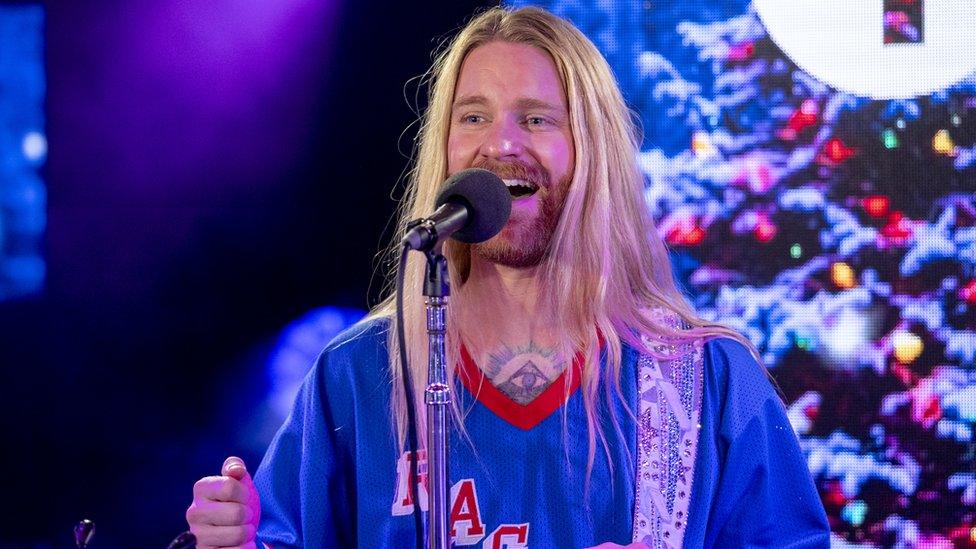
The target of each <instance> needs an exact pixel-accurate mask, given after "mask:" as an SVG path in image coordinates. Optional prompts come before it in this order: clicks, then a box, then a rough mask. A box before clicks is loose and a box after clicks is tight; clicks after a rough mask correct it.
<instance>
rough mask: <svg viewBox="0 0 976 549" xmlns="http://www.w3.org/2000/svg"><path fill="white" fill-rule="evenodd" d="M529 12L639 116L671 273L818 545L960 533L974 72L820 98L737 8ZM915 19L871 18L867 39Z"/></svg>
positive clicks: (970, 462)
mask: <svg viewBox="0 0 976 549" xmlns="http://www.w3.org/2000/svg"><path fill="white" fill-rule="evenodd" d="M519 4H523V3H521V2H520V3H519ZM532 4H536V5H542V6H543V7H545V8H547V9H549V10H551V11H553V12H555V13H557V14H559V15H562V16H564V17H567V18H569V19H571V20H572V21H573V22H574V23H576V24H577V25H578V26H579V27H580V28H581V29H582V30H583V31H584V32H585V33H586V34H587V35H588V36H590V38H591V39H593V40H594V42H595V43H596V44H597V46H598V47H599V48H600V49H601V51H603V52H604V53H605V55H606V56H607V58H608V59H609V60H610V61H611V64H612V65H613V67H614V70H615V72H616V74H617V76H618V78H619V80H620V82H621V85H622V86H623V87H624V89H625V94H626V95H627V99H628V101H629V102H630V103H631V104H632V105H633V106H634V107H635V108H636V109H637V110H638V111H639V112H640V113H641V115H642V119H643V122H644V128H645V142H644V148H643V152H642V153H641V157H640V161H641V165H642V169H643V170H644V172H645V174H646V176H647V180H648V190H647V203H648V207H649V208H650V209H651V211H652V213H653V214H654V217H655V219H656V220H657V222H658V228H659V230H660V232H661V235H662V236H663V237H664V238H665V239H666V241H667V242H668V243H669V245H670V246H671V247H672V249H673V251H674V263H675V266H676V269H677V271H678V274H679V277H680V278H681V281H682V282H683V283H684V284H685V287H686V288H687V290H688V292H689V295H691V296H692V297H691V299H692V301H693V303H694V305H695V306H696V308H697V310H698V311H699V313H700V314H702V315H703V316H704V317H706V318H708V319H710V320H714V321H716V322H721V323H723V324H726V325H728V326H731V327H733V328H735V329H737V330H739V331H740V332H742V333H743V334H745V335H747V336H748V337H749V338H750V339H751V340H752V341H753V342H754V343H755V345H756V347H757V348H758V349H759V351H760V352H761V354H762V355H763V357H764V359H765V362H766V365H767V366H768V367H769V368H770V371H771V373H772V374H773V376H774V378H775V379H776V380H777V382H778V384H779V386H780V388H781V389H782V391H783V395H784V398H785V401H786V403H787V406H788V413H789V416H790V420H791V423H792V425H793V427H794V429H795V430H796V432H797V434H798V436H799V437H800V442H801V446H802V447H803V449H804V452H805V453H806V456H807V459H808V465H809V467H810V470H811V473H812V474H813V476H814V479H815V482H816V484H817V487H818V489H819V490H820V493H821V496H822V498H823V502H824V506H825V508H826V510H827V513H828V516H829V518H830V523H831V529H832V531H833V534H832V541H833V543H834V544H836V545H838V546H857V547H880V546H884V547H891V546H894V547H915V546H925V547H953V546H976V529H973V528H972V526H971V525H973V524H974V523H976V510H974V509H976V442H974V436H973V430H974V424H976V331H974V329H976V80H974V79H973V78H970V79H967V80H965V81H963V82H962V83H959V84H956V85H954V86H952V87H951V88H949V89H947V90H944V91H940V92H937V93H935V94H932V95H929V96H925V97H919V98H915V99H908V100H884V101H881V100H871V99H867V98H863V97H857V96H854V95H850V94H847V93H843V92H840V91H837V90H835V89H833V88H831V87H830V86H828V85H827V84H825V83H823V82H821V81H819V80H817V79H816V78H814V77H812V76H810V75H808V74H806V73H805V72H804V71H802V70H800V69H799V68H798V67H797V66H796V65H795V64H794V63H793V61H791V59H790V58H789V57H788V56H787V55H786V54H784V53H783V52H782V51H781V50H780V49H779V48H778V47H777V46H776V44H775V43H774V42H773V41H772V40H771V39H770V37H769V35H768V33H767V31H766V29H765V28H764V26H763V24H762V22H761V20H760V18H759V17H758V16H757V15H756V14H755V13H754V12H753V10H752V8H751V7H750V6H749V5H748V4H747V3H744V2H706V1H687V0H686V1H683V2H677V1H669V2H656V1H648V2H636V1H631V2H619V3H615V4H613V3H606V2H579V1H573V2H570V1H553V2H532ZM907 4H909V6H908V7H909V8H911V7H912V6H910V4H912V3H911V2H908V3H907ZM916 11H917V10H916ZM892 13H894V12H892ZM896 15H897V14H896ZM919 17H920V15H919V13H915V12H914V11H912V10H911V9H906V11H905V13H904V17H901V18H898V17H895V16H894V15H892V17H888V16H887V15H886V18H885V24H886V29H885V40H886V42H892V43H897V42H905V41H912V40H919V39H920V38H921V35H920V32H919V29H920V28H921V27H919V26H918V18H919ZM913 25H914V26H913Z"/></svg>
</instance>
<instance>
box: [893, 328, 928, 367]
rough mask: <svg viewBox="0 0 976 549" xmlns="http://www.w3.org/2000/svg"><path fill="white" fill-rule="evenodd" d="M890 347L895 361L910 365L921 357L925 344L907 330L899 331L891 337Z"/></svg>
mask: <svg viewBox="0 0 976 549" xmlns="http://www.w3.org/2000/svg"><path fill="white" fill-rule="evenodd" d="M891 346H892V347H893V348H894V350H895V360H897V361H898V362H901V363H902V364H911V363H912V362H914V361H915V360H916V359H917V358H918V357H920V356H922V351H923V350H925V344H924V343H923V342H922V338H920V337H918V335H916V334H914V333H912V332H909V331H907V330H900V331H897V332H895V333H894V334H893V335H892V336H891Z"/></svg>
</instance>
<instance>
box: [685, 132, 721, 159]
mask: <svg viewBox="0 0 976 549" xmlns="http://www.w3.org/2000/svg"><path fill="white" fill-rule="evenodd" d="M691 150H692V151H694V152H695V155H697V156H704V157H707V156H712V155H714V154H716V153H718V149H717V148H715V144H714V143H712V138H711V137H710V136H709V135H708V132H703V131H697V132H695V133H694V134H692V136H691Z"/></svg>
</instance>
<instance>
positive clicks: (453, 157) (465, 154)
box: [447, 132, 474, 174]
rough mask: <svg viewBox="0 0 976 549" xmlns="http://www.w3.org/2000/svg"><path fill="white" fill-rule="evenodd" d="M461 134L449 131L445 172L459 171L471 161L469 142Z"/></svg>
mask: <svg viewBox="0 0 976 549" xmlns="http://www.w3.org/2000/svg"><path fill="white" fill-rule="evenodd" d="M466 141H467V140H465V139H464V138H463V137H462V136H459V135H457V134H455V133H453V132H452V133H451V134H449V135H448V136H447V173H448V174H453V173H454V172H458V171H461V170H463V169H465V168H467V167H468V166H470V165H471V162H473V157H474V155H473V154H472V151H471V144H470V143H467V142H466Z"/></svg>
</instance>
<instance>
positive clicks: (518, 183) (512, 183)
mask: <svg viewBox="0 0 976 549" xmlns="http://www.w3.org/2000/svg"><path fill="white" fill-rule="evenodd" d="M502 181H503V182H504V183H505V186H506V187H525V188H527V189H532V190H535V189H536V186H535V185H534V184H532V183H530V182H528V181H526V180H524V179H502Z"/></svg>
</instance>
